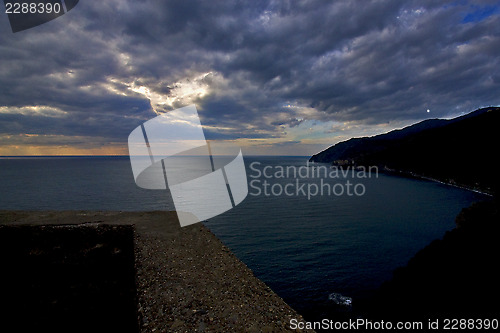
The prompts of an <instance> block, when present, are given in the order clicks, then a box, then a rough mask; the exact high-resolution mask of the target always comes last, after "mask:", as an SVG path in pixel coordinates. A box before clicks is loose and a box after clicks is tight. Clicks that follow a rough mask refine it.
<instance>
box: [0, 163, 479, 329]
mask: <svg viewBox="0 0 500 333" xmlns="http://www.w3.org/2000/svg"><path fill="white" fill-rule="evenodd" d="M307 159H308V158H307V157H276V156H273V157H245V164H246V167H247V176H248V181H249V182H251V181H253V183H251V184H252V186H251V187H250V188H249V192H250V193H249V195H248V196H247V198H246V199H245V200H244V201H243V202H242V203H241V204H240V205H238V206H237V207H235V208H234V209H232V210H230V211H228V212H226V213H224V214H222V215H219V216H217V217H214V218H212V219H210V220H208V221H204V222H203V223H204V224H205V225H206V226H207V227H208V228H209V229H210V230H212V232H214V233H215V234H216V235H217V236H218V237H219V239H221V240H222V242H224V243H225V244H226V245H227V246H228V247H229V248H230V249H231V250H232V251H233V252H234V253H235V254H236V255H237V256H238V257H239V258H240V259H241V260H242V261H243V262H244V263H245V264H247V265H248V266H249V267H250V268H251V269H252V270H253V272H254V273H255V275H256V276H257V277H259V278H260V279H261V280H263V281H264V282H265V283H266V284H267V285H269V286H270V287H271V288H272V289H273V290H274V291H275V292H276V293H277V294H278V295H280V296H281V297H282V298H283V299H284V300H285V301H286V302H288V303H289V304H290V305H291V306H292V307H294V308H295V309H296V310H298V311H299V312H300V313H303V314H304V315H306V316H308V317H309V318H311V319H312V318H322V317H324V316H331V315H332V313H329V309H330V308H331V309H332V310H331V311H337V310H338V307H336V306H334V304H332V303H333V302H332V301H331V300H329V295H331V294H333V293H340V294H342V295H345V296H349V297H353V298H354V301H355V300H356V298H358V297H363V296H366V295H368V294H369V293H370V292H371V291H373V290H374V289H375V288H377V287H378V286H379V285H380V284H381V283H382V282H383V281H384V280H387V279H389V278H390V277H391V274H392V271H393V270H394V269H395V268H396V267H398V266H402V265H405V264H406V263H407V261H408V260H409V259H410V258H411V257H412V256H413V255H414V254H415V253H416V252H417V251H418V250H419V249H421V248H423V247H424V246H426V245H427V244H428V243H429V242H430V241H432V240H434V239H437V238H441V237H442V236H443V235H444V233H445V232H446V231H447V230H451V229H452V228H453V227H454V219H455V216H456V215H457V214H458V213H459V212H460V210H461V208H463V207H466V206H469V205H470V204H471V203H472V202H474V201H480V200H483V199H485V198H486V197H485V196H483V195H481V194H478V193H474V192H471V191H467V190H462V189H458V188H455V187H451V186H447V185H443V184H439V183H435V182H430V181H423V180H416V179H408V178H403V177H397V176H388V175H384V174H380V173H379V174H378V175H375V174H374V173H372V174H370V175H368V174H365V177H366V178H362V177H361V176H362V174H354V175H353V174H352V173H350V174H349V175H345V177H344V176H343V175H341V174H340V175H339V178H334V177H327V178H326V179H319V178H317V177H314V173H313V172H314V170H315V169H317V167H316V168H314V167H311V166H309V167H306V166H305V165H306V162H307ZM252 163H253V164H252ZM251 165H252V167H251ZM279 166H283V167H284V168H285V167H288V170H289V171H293V170H294V168H295V171H299V170H301V171H300V172H302V174H301V175H302V176H304V172H305V168H308V169H309V170H310V174H309V175H307V177H301V176H300V175H297V174H296V175H294V174H289V175H286V173H285V174H284V175H283V174H280V173H279V170H280V167H279ZM266 167H267V168H266ZM301 167H302V169H300V168H301ZM264 168H266V169H265V170H264ZM264 171H265V172H266V173H265V174H263V172H264ZM276 172H278V174H276ZM282 175H283V177H281V176H282ZM269 176H270V177H269ZM287 176H288V177H287ZM329 176H331V174H330V175H329ZM353 176H354V177H353ZM368 176H371V178H370V177H368ZM323 178H324V177H323ZM264 181H267V184H268V185H265V184H264ZM347 181H349V183H350V184H351V185H350V186H348V185H346V183H347ZM0 183H1V190H0V209H25V210H47V209H51V210H122V211H148V210H174V206H173V203H172V199H171V197H170V195H169V193H168V192H167V191H164V190H163V191H162V190H144V189H141V188H138V187H137V186H136V185H135V183H134V180H133V177H132V171H131V167H130V161H129V159H128V157H45V158H44V157H37V158H0ZM325 183H328V185H325ZM301 184H304V186H303V187H300V185H301ZM310 184H316V186H317V187H314V185H310ZM335 184H339V185H335ZM287 185H288V187H286V186H287ZM355 185H357V187H355ZM266 186H267V187H266ZM307 186H310V191H309V192H310V193H309V194H310V195H309V196H308V195H307V194H308V188H307ZM321 186H323V187H322V188H323V195H321V193H320V192H319V193H316V194H315V193H314V190H315V189H316V188H317V189H318V190H319V189H320V188H321ZM328 186H330V189H331V192H330V193H327V190H328ZM334 186H335V187H334ZM348 187H349V188H348ZM285 188H286V190H287V192H286V193H285V192H284V189H285ZM301 189H302V190H301ZM280 190H281V191H282V192H281V193H280ZM341 190H343V191H344V192H343V193H341ZM348 190H350V193H351V195H349V194H348V193H347V192H348ZM354 190H356V192H357V193H354ZM259 191H260V193H259ZM265 191H267V192H265ZM334 192H335V193H334ZM266 193H267V194H268V195H266ZM312 194H315V195H312Z"/></svg>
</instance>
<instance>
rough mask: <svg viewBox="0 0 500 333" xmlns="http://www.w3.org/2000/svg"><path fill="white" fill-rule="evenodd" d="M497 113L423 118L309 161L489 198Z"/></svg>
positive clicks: (494, 176) (495, 177)
mask: <svg viewBox="0 0 500 333" xmlns="http://www.w3.org/2000/svg"><path fill="white" fill-rule="evenodd" d="M499 124H500V108H498V107H488V108H483V109H479V110H476V111H474V112H471V113H469V114H466V115H464V116H461V117H457V118H453V119H428V120H424V121H422V122H419V123H417V124H414V125H411V126H408V127H405V128H403V129H400V130H394V131H391V132H388V133H385V134H380V135H376V136H372V137H362V138H353V139H350V140H347V141H343V142H339V143H337V144H335V145H333V146H331V147H329V148H328V149H326V150H324V151H322V152H319V153H317V154H315V155H313V156H312V157H311V158H310V161H311V162H319V163H330V164H332V165H334V166H339V167H343V166H345V165H352V166H354V167H356V166H378V167H379V170H380V171H387V172H392V173H398V174H402V175H407V176H415V177H424V178H430V179H434V180H438V181H442V182H444V183H449V184H452V185H456V186H461V187H465V188H469V189H473V190H478V191H481V192H485V193H489V194H494V193H495V192H496V191H497V188H498V183H499V172H498V168H497V166H498V157H497V155H498V147H497V143H498V142H499V135H498V125H499Z"/></svg>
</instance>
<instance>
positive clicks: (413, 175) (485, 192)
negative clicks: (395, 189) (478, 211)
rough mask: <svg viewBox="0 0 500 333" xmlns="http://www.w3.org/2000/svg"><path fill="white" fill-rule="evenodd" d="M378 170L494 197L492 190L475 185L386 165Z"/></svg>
mask: <svg viewBox="0 0 500 333" xmlns="http://www.w3.org/2000/svg"><path fill="white" fill-rule="evenodd" d="M379 172H384V173H386V174H388V175H396V176H402V177H407V178H414V179H421V180H428V181H431V182H435V183H439V184H443V185H448V186H453V187H456V188H459V189H462V190H467V191H471V192H475V193H479V194H482V195H486V196H489V197H491V198H493V197H494V193H493V192H490V191H488V190H485V189H480V188H475V187H471V186H468V185H465V184H457V183H455V182H449V181H445V180H442V179H437V178H432V177H427V176H423V175H420V174H417V173H414V172H411V171H404V170H396V169H390V168H387V167H382V168H379Z"/></svg>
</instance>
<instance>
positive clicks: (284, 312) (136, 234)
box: [0, 211, 303, 333]
mask: <svg viewBox="0 0 500 333" xmlns="http://www.w3.org/2000/svg"><path fill="white" fill-rule="evenodd" d="M0 264H1V265H2V266H1V267H2V268H3V270H4V271H3V272H8V273H9V274H5V273H4V274H3V275H2V277H1V278H0V291H1V292H2V294H3V295H7V296H6V297H4V299H3V300H2V302H1V303H2V306H1V308H0V320H1V321H2V323H3V324H6V325H7V326H9V325H12V327H15V328H16V331H24V330H31V329H34V328H36V330H37V331H40V330H42V331H48V330H50V331H52V332H57V331H61V332H62V331H66V332H67V331H72V332H83V331H87V332H88V331H89V330H92V331H94V332H101V331H107V332H118V331H119V332H141V333H142V332H290V331H293V330H291V329H290V325H289V323H290V320H291V319H292V318H295V319H297V320H299V321H302V320H303V319H302V317H301V316H300V315H299V314H297V313H296V312H295V311H294V310H293V309H292V308H291V307H290V306H288V305H287V304H286V303H285V302H284V301H283V300H282V299H281V298H280V297H278V296H277V295H276V294H275V293H274V292H273V291H272V290H271V289H270V288H269V287H267V286H266V285H265V284H264V283H263V282H262V281H260V280H259V279H257V278H256V277H255V276H254V275H253V273H252V272H251V270H250V269H249V268H248V267H247V266H245V264H243V263H242V262H241V261H239V260H238V259H237V258H236V257H235V256H234V255H233V254H232V253H231V252H230V251H229V249H228V248H227V247H225V246H224V245H223V244H222V243H221V242H220V241H219V240H218V239H217V238H216V237H215V236H214V235H213V234H212V233H211V232H210V231H209V230H208V229H207V228H206V227H204V226H203V225H202V224H201V223H198V224H195V225H192V226H188V227H185V228H181V227H180V226H179V224H178V221H177V217H176V214H175V213H173V212H84V211H80V212H76V211H68V212H24V211H0ZM1 317H3V318H1ZM7 326H5V325H4V327H7ZM44 328H45V329H46V330H44Z"/></svg>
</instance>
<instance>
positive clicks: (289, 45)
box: [0, 0, 500, 155]
mask: <svg viewBox="0 0 500 333" xmlns="http://www.w3.org/2000/svg"><path fill="white" fill-rule="evenodd" d="M499 68H500V5H499V4H498V2H497V1H399V0H397V1H396V0H386V1H378V0H377V1H375V0H373V1H368V0H366V1H193V0H190V1H122V0H120V1H118V0H113V1H112V0H108V1H84V0H82V1H80V2H79V5H78V6H77V7H75V8H74V10H72V11H71V12H69V13H67V14H66V15H64V16H62V17H60V18H58V19H57V20H54V21H51V22H49V23H46V24H44V25H41V26H38V27H36V28H33V29H29V30H26V31H23V32H19V33H15V34H14V33H12V32H11V30H10V27H9V23H8V20H7V16H6V15H5V14H3V15H0V143H1V145H0V155H1V154H4V155H5V154H7V155H8V154H23V153H51V154H52V153H54V152H55V153H57V152H59V153H71V152H76V153H85V152H87V153H88V152H91V153H99V152H105V153H109V152H116V153H126V140H127V137H128V134H129V133H130V131H132V130H133V129H134V128H135V127H137V126H138V125H139V124H141V123H142V122H144V121H146V120H148V119H150V118H152V117H154V116H155V115H156V114H158V113H162V112H168V111H169V110H172V109H175V108H178V107H182V106H185V105H188V104H192V103H194V104H196V105H197V107H198V110H199V114H200V117H201V119H202V123H203V124H204V125H205V131H206V136H207V138H209V139H219V140H235V141H236V142H238V143H239V144H240V145H242V146H244V147H245V149H246V150H247V152H248V153H257V154H266V153H281V154H313V153H315V152H316V151H317V150H320V149H323V148H325V147H327V146H328V145H329V144H332V143H335V142H337V141H339V140H345V139H348V138H350V137H353V136H365V135H373V134H377V133H381V132H385V131H388V130H390V129H393V128H397V127H401V126H404V125H407V124H410V123H412V122H415V121H418V120H421V119H425V118H427V117H449V116H454V115H458V114H462V113H465V112H468V111H472V110H474V109H476V108H479V107H482V106H489V105H499V104H500V94H499V91H500V89H499V88H500V69H499ZM427 110H430V112H427ZM58 149H59V150H58Z"/></svg>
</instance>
